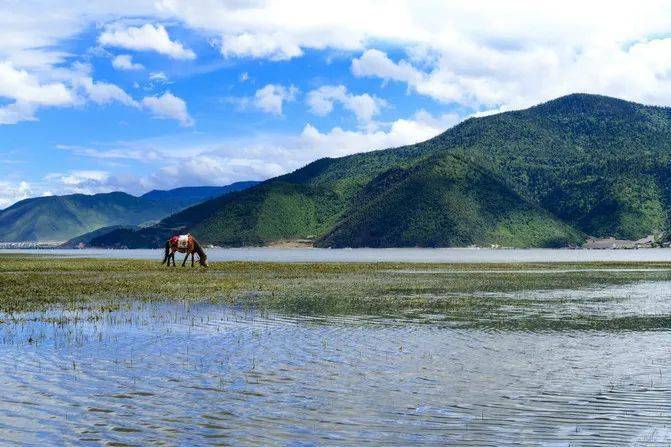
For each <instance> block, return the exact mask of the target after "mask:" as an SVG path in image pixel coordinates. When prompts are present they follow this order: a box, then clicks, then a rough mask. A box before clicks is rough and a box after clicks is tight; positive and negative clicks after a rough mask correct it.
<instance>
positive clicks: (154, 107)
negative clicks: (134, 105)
mask: <svg viewBox="0 0 671 447" xmlns="http://www.w3.org/2000/svg"><path fill="white" fill-rule="evenodd" d="M142 107H144V108H145V109H147V110H148V111H149V112H150V113H151V114H152V115H153V116H154V117H155V118H163V119H165V118H169V119H174V120H177V121H179V123H180V125H182V126H185V127H188V126H193V124H194V121H193V118H191V116H189V112H188V111H187V108H186V102H184V100H183V99H181V98H178V97H177V96H175V95H173V94H172V93H170V92H165V93H164V94H163V95H161V96H146V97H145V98H143V99H142Z"/></svg>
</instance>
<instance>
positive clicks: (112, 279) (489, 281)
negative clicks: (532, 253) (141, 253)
mask: <svg viewBox="0 0 671 447" xmlns="http://www.w3.org/2000/svg"><path fill="white" fill-rule="evenodd" d="M617 269H632V270H631V271H617ZM653 269H659V270H657V271H656V270H653ZM665 269H667V270H665ZM669 279H671V264H665V263H635V264H634V263H581V264H450V265H449V268H446V265H445V264H435V265H431V264H429V265H427V264H421V265H417V264H391V263H374V264H364V263H305V264H303V263H262V262H222V263H215V264H214V265H213V266H212V267H211V268H209V269H207V270H204V269H200V268H194V269H192V268H190V267H187V268H181V267H176V268H165V267H164V266H161V265H160V264H159V263H158V262H156V261H148V260H114V259H82V258H48V257H40V256H16V255H12V256H0V281H1V282H2V287H0V311H2V312H3V313H5V315H11V314H12V313H16V312H26V311H34V310H41V309H47V308H50V307H53V306H58V307H61V308H78V307H82V306H87V305H88V306H90V305H91V304H92V303H95V305H96V306H98V307H97V308H98V309H99V310H100V311H101V312H104V311H110V310H113V309H115V306H119V305H120V304H122V303H127V302H129V301H133V300H148V301H156V300H179V301H194V302H213V303H228V304H235V305H238V306H254V307H257V308H265V309H270V310H274V311H281V312H288V313H299V314H313V315H316V314H324V315H332V314H375V315H387V314H389V315H399V314H403V315H404V316H407V317H410V318H411V317H413V316H418V315H423V314H426V313H433V314H442V315H443V316H444V318H445V320H449V321H452V322H456V323H459V324H465V325H480V326H487V327H492V328H499V327H504V326H505V327H508V328H517V329H520V330H525V329H529V330H531V329H534V328H540V327H544V328H554V327H557V328H562V327H570V328H586V329H598V328H610V327H615V328H617V327H619V328H630V327H631V328H635V327H641V326H647V327H650V328H659V327H671V319H670V318H669V317H667V316H666V315H661V316H654V317H639V318H637V317H632V316H623V317H622V318H618V319H612V318H611V319H603V318H599V316H598V315H587V316H585V315H582V316H581V315H575V316H573V317H572V318H570V319H566V318H559V317H558V316H557V315H555V314H554V313H553V312H552V309H553V308H556V307H557V306H560V305H562V302H563V301H565V302H566V303H568V302H570V301H571V300H575V296H574V294H572V293H571V291H575V290H579V289H588V288H603V287H607V286H613V285H624V284H630V283H636V282H639V281H664V280H669ZM552 290H554V291H562V290H566V291H567V293H566V298H565V299H564V298H562V296H561V293H560V294H559V297H558V296H557V294H554V295H552V297H547V298H545V297H544V295H543V293H536V294H534V295H533V297H530V296H529V295H528V294H524V293H522V292H528V291H552ZM619 298H622V297H619ZM617 299H618V297H612V300H617ZM566 303H564V304H566Z"/></svg>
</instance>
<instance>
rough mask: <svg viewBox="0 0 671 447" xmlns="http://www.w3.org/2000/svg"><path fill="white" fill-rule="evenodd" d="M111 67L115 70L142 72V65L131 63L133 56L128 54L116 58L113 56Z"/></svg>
mask: <svg viewBox="0 0 671 447" xmlns="http://www.w3.org/2000/svg"><path fill="white" fill-rule="evenodd" d="M112 66H113V67H114V68H116V69H117V70H129V71H133V70H135V71H137V70H144V66H143V65H142V64H138V63H136V62H133V56H131V55H130V54H119V55H118V56H115V57H114V59H112Z"/></svg>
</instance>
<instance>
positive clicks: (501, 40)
mask: <svg viewBox="0 0 671 447" xmlns="http://www.w3.org/2000/svg"><path fill="white" fill-rule="evenodd" d="M0 30H2V38H1V39H0V174H1V176H0V208H1V207H6V206H9V205H11V204H12V203H14V202H16V201H17V200H21V199H23V198H26V197H32V196H41V195H51V194H69V193H87V194H90V193H98V192H109V191H114V190H122V191H126V192H129V193H132V194H142V193H144V192H147V191H149V190H151V189H156V188H158V189H167V188H173V187H178V186H197V185H225V184H229V183H232V182H235V181H241V180H262V179H266V178H270V177H273V176H276V175H280V174H283V173H286V172H290V171H292V170H294V169H297V168H299V167H301V166H303V165H305V164H306V163H309V162H310V161H313V160H316V159H318V158H322V157H338V156H343V155H347V154H352V153H356V152H363V151H369V150H375V149H382V148H387V147H395V146H401V145H405V144H411V143H415V142H419V141H423V140H426V139H428V138H430V137H432V136H434V135H437V134H439V133H440V132H443V131H444V130H446V129H448V128H449V127H452V126H454V125H455V124H457V123H459V122H460V121H462V120H464V119H466V118H469V117H471V116H482V115H487V114H491V113H497V112H501V111H506V110H515V109H520V108H524V107H528V106H531V105H533V104H537V103H539V102H543V101H547V100H550V99H553V98H556V97H559V96H562V95H565V94H569V93H574V92H584V93H598V94H605V95H609V96H615V97H619V98H623V99H628V100H633V101H637V102H642V103H645V104H655V105H664V106H669V105H671V2H668V1H646V0H640V1H638V2H612V1H610V2H601V1H589V0H581V1H572V0H564V1H561V2H559V1H556V2H555V1H547V2H546V1H544V2H539V1H514V0H507V1H505V2H494V1H480V0H468V1H461V0H442V1H421V0H415V1H410V0H408V1H394V0H389V1H378V0H374V1H369V0H357V1H347V0H344V1H337V2H335V1H329V2H325V1H316V0H313V1H293V0H277V1H276V0H268V1H263V0H219V1H217V0H184V1H180V0H155V1H143V0H132V1H131V0H114V1H108V0H96V1H95V2H91V1H88V0H86V1H84V0H68V1H60V0H47V1H35V0H0Z"/></svg>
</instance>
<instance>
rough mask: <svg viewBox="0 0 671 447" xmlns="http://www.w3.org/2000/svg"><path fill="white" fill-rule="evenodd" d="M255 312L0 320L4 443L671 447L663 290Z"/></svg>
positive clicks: (321, 303) (164, 309) (160, 310)
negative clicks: (655, 446) (657, 446)
mask: <svg viewBox="0 0 671 447" xmlns="http://www.w3.org/2000/svg"><path fill="white" fill-rule="evenodd" d="M431 274H433V273H431ZM389 293H393V292H389ZM395 297H396V298H399V296H397V295H395ZM258 298H259V297H254V296H248V297H246V299H244V300H240V303H244V304H238V305H227V304H213V303H190V304H189V303H188V302H174V301H173V302H164V301H154V302H136V301H128V302H122V303H120V304H119V303H117V304H116V305H115V306H110V305H109V304H105V303H88V304H86V305H82V306H81V307H80V308H78V309H74V310H73V309H71V308H70V309H65V308H63V309H59V308H51V309H50V310H48V311H42V312H32V313H30V312H15V313H12V314H4V315H2V321H3V322H2V324H0V341H1V344H0V386H1V387H2V389H3V393H0V432H2V436H3V438H4V439H3V441H4V442H5V443H6V444H7V445H45V444H74V445H100V444H107V445H148V444H168V445H204V444H205V445H207V444H211V445H357V446H359V445H375V446H377V445H399V446H405V445H446V444H447V445H460V446H461V445H473V446H476V445H477V446H480V445H542V446H548V445H565V446H568V445H573V446H578V445H584V446H622V445H635V446H652V445H667V444H668V443H669V442H671V428H669V427H670V426H669V419H668V414H669V412H670V411H671V355H670V354H671V347H669V343H668V340H669V336H668V331H667V330H668V329H669V327H670V324H671V282H669V281H667V280H654V279H650V278H646V279H644V280H641V281H635V282H631V281H628V282H622V283H617V282H614V283H612V284H609V285H605V286H601V287H597V286H589V287H583V288H570V287H568V288H561V287H554V288H548V289H542V288H536V289H526V290H508V289H507V288H506V287H501V288H499V289H497V290H493V291H479V292H478V291H465V292H459V293H457V292H455V293H453V294H451V295H441V296H431V292H430V291H426V290H424V289H423V290H422V293H421V294H420V298H419V299H418V298H417V296H415V295H408V296H407V297H405V298H404V297H403V296H401V297H400V299H407V300H409V302H408V303H407V304H408V305H407V306H398V307H395V308H392V307H385V305H384V304H379V303H378V304H376V305H370V306H369V307H365V306H364V307H361V302H360V301H358V298H356V296H354V297H352V298H351V301H350V302H349V304H345V305H343V304H342V302H343V301H342V299H341V301H339V303H340V304H337V305H336V304H335V303H336V302H337V301H336V300H335V298H334V297H331V296H330V295H329V294H328V293H326V291H325V293H324V295H323V296H322V297H321V298H319V299H315V298H314V294H312V295H310V296H308V297H306V296H304V297H301V296H298V295H297V296H296V297H295V298H294V299H293V301H292V300H288V304H287V302H285V305H282V306H281V305H279V304H278V302H279V298H278V301H273V300H267V299H264V300H261V299H258ZM286 298H287V297H286V296H283V297H282V299H284V300H286ZM341 298H342V297H341ZM344 298H345V303H347V297H344ZM413 300H415V301H413ZM431 300H434V301H435V302H434V301H431ZM439 300H442V301H440V303H438V301H439ZM380 302H381V303H384V299H381V301H380ZM426 303H431V304H432V305H426Z"/></svg>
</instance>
